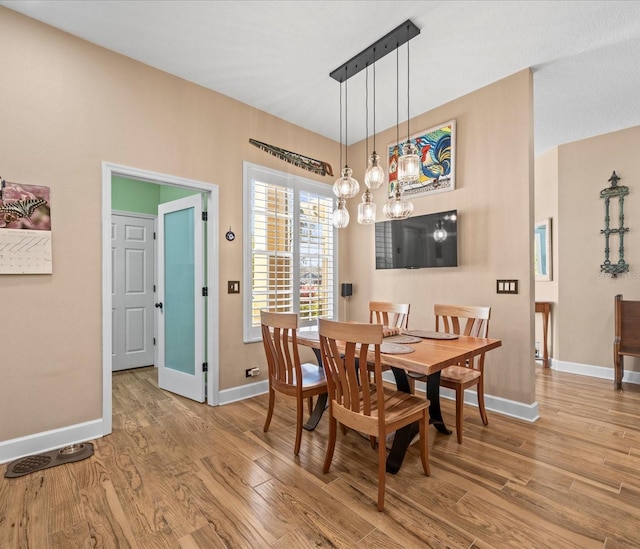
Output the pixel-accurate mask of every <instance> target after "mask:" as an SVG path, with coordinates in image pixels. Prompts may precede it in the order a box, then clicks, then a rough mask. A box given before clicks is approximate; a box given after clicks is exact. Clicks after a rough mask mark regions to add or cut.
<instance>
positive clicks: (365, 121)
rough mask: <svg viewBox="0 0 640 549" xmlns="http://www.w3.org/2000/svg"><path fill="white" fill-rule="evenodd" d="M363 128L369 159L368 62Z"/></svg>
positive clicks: (365, 77) (367, 66)
mask: <svg viewBox="0 0 640 549" xmlns="http://www.w3.org/2000/svg"><path fill="white" fill-rule="evenodd" d="M364 75H365V76H364V128H365V133H366V134H367V139H366V141H365V152H366V154H367V156H366V158H367V160H368V159H369V63H367V65H366V66H365V68H364Z"/></svg>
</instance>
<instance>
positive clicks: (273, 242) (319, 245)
mask: <svg viewBox="0 0 640 549" xmlns="http://www.w3.org/2000/svg"><path fill="white" fill-rule="evenodd" d="M332 212H333V192H332V187H331V186H330V185H323V184H321V183H316V182H314V181H311V180H308V179H303V178H300V177H296V176H293V175H291V174H286V173H282V172H278V171H276V170H271V169H268V168H263V167H261V166H257V165H255V164H250V163H248V162H245V164H244V223H243V229H244V230H243V232H244V287H245V288H246V290H245V292H244V341H245V342H250V341H258V340H260V338H261V334H260V311H261V310H262V309H268V310H270V311H281V312H296V313H298V314H299V316H300V322H299V325H300V326H301V327H303V326H315V325H316V324H317V319H318V318H320V317H323V318H334V311H335V306H336V298H337V293H336V287H337V284H336V276H337V271H338V270H337V246H336V242H335V228H334V227H333V225H332V223H331V216H332Z"/></svg>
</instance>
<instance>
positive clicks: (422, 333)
mask: <svg viewBox="0 0 640 549" xmlns="http://www.w3.org/2000/svg"><path fill="white" fill-rule="evenodd" d="M404 333H405V334H407V335H413V336H417V337H422V338H424V339H458V337H460V336H458V335H456V334H448V333H446V332H427V331H426V330H405V332H404Z"/></svg>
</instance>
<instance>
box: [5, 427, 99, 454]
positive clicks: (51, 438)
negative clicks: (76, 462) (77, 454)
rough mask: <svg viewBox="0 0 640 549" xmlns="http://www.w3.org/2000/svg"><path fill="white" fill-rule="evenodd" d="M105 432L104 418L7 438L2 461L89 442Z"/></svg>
mask: <svg viewBox="0 0 640 549" xmlns="http://www.w3.org/2000/svg"><path fill="white" fill-rule="evenodd" d="M103 434H104V433H103V425H102V419H96V420H93V421H87V422H85V423H78V424H77V425H70V426H68V427H62V428H60V429H53V430H51V431H45V432H43V433H36V434H34V435H29V436H26V437H20V438H14V439H11V440H5V441H4V442H0V463H6V462H8V461H13V460H16V459H19V458H21V457H24V456H30V455H33V454H42V453H44V452H50V451H51V450H55V449H56V448H63V447H64V446H68V445H70V444H77V443H79V442H87V441H88V440H93V439H96V438H100V437H102V435H103Z"/></svg>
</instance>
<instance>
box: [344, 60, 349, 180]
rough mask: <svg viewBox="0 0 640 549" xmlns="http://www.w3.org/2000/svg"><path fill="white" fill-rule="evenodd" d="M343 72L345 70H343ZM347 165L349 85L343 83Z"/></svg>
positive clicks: (347, 160)
mask: <svg viewBox="0 0 640 549" xmlns="http://www.w3.org/2000/svg"><path fill="white" fill-rule="evenodd" d="M345 72H347V71H346V68H345ZM348 165H349V83H348V82H347V80H345V81H344V166H345V168H346V167H347V166H348Z"/></svg>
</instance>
